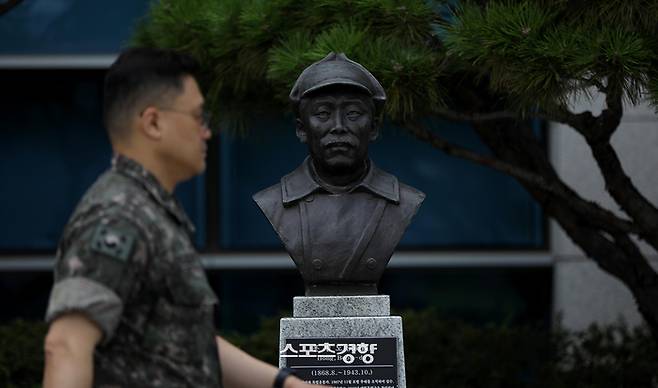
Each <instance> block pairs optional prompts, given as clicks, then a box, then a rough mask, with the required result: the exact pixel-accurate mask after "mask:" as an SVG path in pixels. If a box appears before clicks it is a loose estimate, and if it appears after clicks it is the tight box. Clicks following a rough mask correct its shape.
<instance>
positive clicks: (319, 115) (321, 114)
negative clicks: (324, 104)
mask: <svg viewBox="0 0 658 388" xmlns="http://www.w3.org/2000/svg"><path fill="white" fill-rule="evenodd" d="M313 116H315V117H317V118H318V119H320V120H327V119H329V112H327V111H326V110H320V111H317V112H315V113H313Z"/></svg>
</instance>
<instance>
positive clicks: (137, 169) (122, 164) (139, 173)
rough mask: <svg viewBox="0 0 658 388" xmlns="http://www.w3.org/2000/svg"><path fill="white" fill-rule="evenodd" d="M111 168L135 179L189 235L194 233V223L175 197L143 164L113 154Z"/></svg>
mask: <svg viewBox="0 0 658 388" xmlns="http://www.w3.org/2000/svg"><path fill="white" fill-rule="evenodd" d="M112 170H114V171H116V172H117V173H119V174H122V175H125V176H127V177H129V178H132V179H134V180H135V181H137V183H139V184H140V185H141V186H142V187H143V188H144V189H145V190H146V191H147V192H148V193H149V194H150V195H151V197H152V198H153V199H154V200H155V201H156V202H157V203H159V204H160V205H161V206H162V207H163V208H165V210H167V212H169V213H170V214H171V215H172V216H173V217H174V218H175V219H176V220H177V221H178V222H179V223H180V224H181V225H183V227H185V229H187V231H188V233H189V234H190V236H191V235H193V234H194V231H195V228H194V224H193V223H192V221H190V219H189V218H188V217H187V215H186V214H185V211H184V210H183V207H182V206H181V205H180V203H179V202H178V200H177V199H176V197H174V196H173V195H171V193H169V192H168V191H167V190H165V188H164V187H162V185H161V184H160V182H159V181H158V179H157V178H156V177H155V175H153V174H152V173H151V172H150V171H148V170H147V169H146V168H144V166H142V165H141V164H139V163H137V162H136V161H134V160H132V159H130V158H128V157H126V156H124V155H115V156H114V157H113V158H112Z"/></svg>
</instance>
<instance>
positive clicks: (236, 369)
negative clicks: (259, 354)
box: [217, 337, 331, 388]
mask: <svg viewBox="0 0 658 388" xmlns="http://www.w3.org/2000/svg"><path fill="white" fill-rule="evenodd" d="M217 347H218V348H219V360H220V362H221V364H222V377H223V378H224V386H225V387H226V388H271V387H272V385H273V384H274V378H275V376H276V374H277V373H278V371H279V370H278V369H277V368H275V367H274V366H272V365H270V364H267V363H265V362H263V361H260V360H258V359H256V358H254V357H252V356H250V355H248V354H247V353H245V352H244V351H242V350H241V349H239V348H236V347H235V346H234V345H233V344H231V343H229V342H228V341H226V340H225V339H224V338H222V337H217ZM321 387H325V388H331V387H328V386H326V385H313V384H308V383H305V382H304V381H302V380H300V379H298V378H297V377H295V376H292V375H291V376H288V377H287V378H286V379H285V380H284V381H283V388H321Z"/></svg>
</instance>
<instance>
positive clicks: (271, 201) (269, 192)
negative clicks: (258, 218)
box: [252, 183, 282, 209]
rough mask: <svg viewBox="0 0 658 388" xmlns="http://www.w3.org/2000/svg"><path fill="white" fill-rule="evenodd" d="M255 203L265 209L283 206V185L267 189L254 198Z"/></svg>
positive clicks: (278, 184) (275, 185)
mask: <svg viewBox="0 0 658 388" xmlns="http://www.w3.org/2000/svg"><path fill="white" fill-rule="evenodd" d="M252 198H253V200H254V202H256V203H257V204H258V206H259V207H260V208H261V209H263V208H271V207H273V206H277V205H278V206H282V202H281V183H276V184H274V185H272V186H270V187H268V188H266V189H263V190H261V191H259V192H257V193H256V194H254V195H253V196H252Z"/></svg>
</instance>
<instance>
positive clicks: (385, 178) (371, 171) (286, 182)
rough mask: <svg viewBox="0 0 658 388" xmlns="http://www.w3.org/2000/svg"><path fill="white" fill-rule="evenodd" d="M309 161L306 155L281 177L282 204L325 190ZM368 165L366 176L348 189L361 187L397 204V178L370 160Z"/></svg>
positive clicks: (398, 191)
mask: <svg viewBox="0 0 658 388" xmlns="http://www.w3.org/2000/svg"><path fill="white" fill-rule="evenodd" d="M310 163H311V158H310V157H306V159H305V160H304V163H302V164H301V165H300V166H299V167H297V168H296V169H295V170H294V171H293V172H291V173H290V174H288V175H286V176H284V177H283V178H281V189H282V190H281V191H282V199H283V205H284V206H288V205H290V204H292V203H293V202H296V201H298V200H300V199H302V198H304V197H306V196H308V195H310V194H312V193H314V192H316V191H318V190H325V189H324V188H323V187H322V185H321V184H320V183H319V182H317V181H316V180H315V179H313V174H312V173H311V165H310ZM369 165H370V167H369V168H368V173H367V174H366V176H365V177H364V178H363V180H361V182H360V183H358V184H357V185H355V186H354V187H353V188H352V190H350V191H354V190H357V189H359V188H362V189H365V190H367V191H369V192H371V193H373V194H375V195H377V196H379V197H382V198H384V199H386V200H388V201H390V202H393V203H395V204H399V203H400V187H399V183H398V178H396V177H395V176H394V175H391V174H389V173H387V172H385V171H383V170H380V169H379V168H378V167H377V166H375V164H374V163H372V161H370V162H369Z"/></svg>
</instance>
